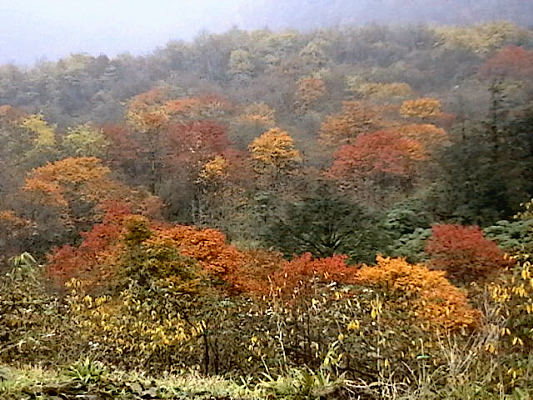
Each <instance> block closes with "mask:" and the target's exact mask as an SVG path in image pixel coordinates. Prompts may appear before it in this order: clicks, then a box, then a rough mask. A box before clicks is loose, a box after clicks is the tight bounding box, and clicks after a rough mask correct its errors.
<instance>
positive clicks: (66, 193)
mask: <svg viewBox="0 0 533 400" xmlns="http://www.w3.org/2000/svg"><path fill="white" fill-rule="evenodd" d="M22 192H23V194H24V199H25V200H26V201H27V202H28V204H29V205H31V209H30V210H29V211H31V212H33V214H40V213H41V212H40V210H39V208H40V207H49V208H51V209H54V210H55V211H56V212H57V213H59V216H60V218H61V219H62V220H63V222H64V223H65V224H67V225H70V224H77V223H81V224H82V225H87V224H88V223H89V224H90V223H94V222H95V221H98V220H99V219H100V218H101V216H102V215H103V212H104V211H105V207H106V205H107V204H108V203H109V202H113V201H123V202H127V203H129V204H130V205H132V206H134V208H135V209H136V210H138V211H141V210H143V211H148V209H149V208H152V207H156V208H157V205H156V203H157V201H155V198H154V197H153V196H149V195H148V194H147V193H145V192H143V191H139V190H134V189H132V188H130V187H128V186H126V185H124V184H122V183H120V182H118V181H117V180H115V179H113V177H112V176H111V170H110V169H109V168H108V167H106V166H104V165H103V164H102V162H101V160H100V159H98V158H95V157H78V158H73V157H69V158H65V159H63V160H60V161H56V162H54V163H48V164H47V165H45V166H42V167H39V168H35V169H33V170H32V171H30V172H29V173H28V176H27V178H26V182H25V185H24V186H23V188H22ZM149 211H150V212H152V211H154V212H155V211H156V210H153V209H152V210H149ZM34 216H36V215H34ZM32 219H33V217H32ZM37 219H38V218H37Z"/></svg>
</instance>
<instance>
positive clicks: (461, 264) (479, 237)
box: [425, 225, 510, 283]
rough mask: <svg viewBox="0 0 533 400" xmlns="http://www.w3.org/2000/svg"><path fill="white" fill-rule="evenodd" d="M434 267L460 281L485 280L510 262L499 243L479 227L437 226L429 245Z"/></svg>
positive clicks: (428, 251)
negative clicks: (487, 237) (485, 236)
mask: <svg viewBox="0 0 533 400" xmlns="http://www.w3.org/2000/svg"><path fill="white" fill-rule="evenodd" d="M425 251H426V253H427V254H428V255H429V257H430V264H431V266H432V267H433V268H436V269H441V270H444V271H446V274H447V276H448V277H449V278H450V279H452V280H455V281H458V282H461V283H468V282H472V281H477V280H483V279H486V278H489V277H491V276H494V275H496V274H498V273H501V272H502V271H503V270H505V268H507V267H508V266H509V265H510V261H509V260H508V259H506V258H505V257H504V254H503V253H502V251H501V250H500V249H499V248H498V245H497V244H496V243H495V242H493V241H491V240H487V239H485V238H484V236H483V231H482V230H481V229H480V228H479V227H477V226H461V225H435V226H433V227H432V235H431V237H430V238H429V239H428V241H427V244H426V249H425Z"/></svg>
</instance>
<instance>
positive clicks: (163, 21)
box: [0, 0, 533, 64]
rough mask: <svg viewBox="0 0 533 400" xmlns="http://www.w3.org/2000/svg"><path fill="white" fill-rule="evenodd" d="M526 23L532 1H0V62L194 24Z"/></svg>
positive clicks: (157, 37) (151, 37)
mask: <svg viewBox="0 0 533 400" xmlns="http://www.w3.org/2000/svg"><path fill="white" fill-rule="evenodd" d="M496 19H507V20H510V21H513V22H515V23H519V24H522V25H524V26H528V25H533V0H0V63H8V62H14V63H16V64H32V63H34V62H35V61H39V60H41V59H47V60H57V59H58V58H60V57H64V56H67V55H69V54H70V53H80V52H85V53H89V54H92V55H99V54H107V55H109V56H114V55H116V54H118V53H123V52H130V53H132V54H146V53H150V52H151V51H153V50H154V49H155V48H156V47H158V46H164V45H165V44H166V43H167V42H168V41H169V40H172V39H185V40H188V39H192V38H193V37H194V36H196V35H197V34H198V33H199V32H200V31H202V30H205V31H208V32H211V33H217V32H222V31H225V30H227V29H229V28H231V27H232V26H238V27H240V28H244V29H251V28H263V27H265V26H268V27H270V28H273V29H280V28H285V27H291V28H296V29H310V28H316V27H320V26H335V25H337V24H340V25H343V24H346V25H353V24H364V23H369V22H378V23H419V22H425V23H444V24H450V23H451V24H455V23H460V24H462V23H477V22H480V21H490V20H496Z"/></svg>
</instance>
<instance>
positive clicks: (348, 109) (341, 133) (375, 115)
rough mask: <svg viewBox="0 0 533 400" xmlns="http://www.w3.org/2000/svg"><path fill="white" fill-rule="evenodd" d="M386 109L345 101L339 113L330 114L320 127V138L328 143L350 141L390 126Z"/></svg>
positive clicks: (359, 102)
mask: <svg viewBox="0 0 533 400" xmlns="http://www.w3.org/2000/svg"><path fill="white" fill-rule="evenodd" d="M390 124H391V123H390V122H389V121H387V120H386V109H384V108H383V107H379V106H376V105H372V104H369V103H365V102H362V101H345V102H343V103H342V110H341V112H340V113H338V114H334V115H330V116H329V117H327V118H326V119H325V121H324V122H323V123H322V126H321V127H320V139H321V140H322V141H323V142H324V143H327V144H331V145H339V144H344V143H349V142H350V141H352V140H354V139H355V138H356V137H357V136H359V135H360V134H363V133H369V132H373V131H376V130H379V129H383V128H385V127H387V126H389V125H390Z"/></svg>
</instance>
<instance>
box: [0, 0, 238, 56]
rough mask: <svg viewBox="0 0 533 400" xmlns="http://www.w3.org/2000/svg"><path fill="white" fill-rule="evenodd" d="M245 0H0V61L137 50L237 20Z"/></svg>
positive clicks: (213, 30) (219, 27) (210, 29)
mask: <svg viewBox="0 0 533 400" xmlns="http://www.w3.org/2000/svg"><path fill="white" fill-rule="evenodd" d="M244 1H247V0H0V63H6V62H15V63H17V64H22V63H24V64H27V63H33V62H35V61H37V60H39V59H42V58H46V59H48V60H55V59H57V58H58V57H61V56H65V55H68V54H70V53H73V52H87V53H90V54H94V55H98V54H102V53H103V54H107V55H115V54H117V53H121V52H126V51H129V52H131V53H134V54H142V53H146V52H149V51H151V50H153V49H154V48H155V47H157V46H162V45H164V44H166V43H167V42H168V41H169V40H171V39H190V38H192V37H194V36H195V35H196V34H197V33H198V32H199V31H200V30H202V29H206V30H208V31H209V32H220V31H223V30H226V29H228V28H230V27H231V26H232V25H236V24H237V25H239V24H240V22H241V21H239V16H238V12H237V10H238V7H239V5H240V3H242V2H244Z"/></svg>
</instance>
